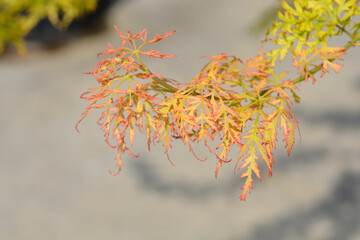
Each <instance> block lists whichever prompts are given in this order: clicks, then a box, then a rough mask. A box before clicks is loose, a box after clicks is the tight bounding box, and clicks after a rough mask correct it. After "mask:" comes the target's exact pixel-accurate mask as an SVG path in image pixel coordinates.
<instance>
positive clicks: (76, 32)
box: [25, 0, 127, 49]
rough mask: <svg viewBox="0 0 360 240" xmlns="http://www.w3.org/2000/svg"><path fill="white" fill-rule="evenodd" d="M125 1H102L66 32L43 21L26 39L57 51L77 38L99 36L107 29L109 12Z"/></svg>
mask: <svg viewBox="0 0 360 240" xmlns="http://www.w3.org/2000/svg"><path fill="white" fill-rule="evenodd" d="M125 1H127V0H100V1H99V2H98V7H97V8H96V10H95V11H93V12H90V13H87V14H86V15H84V16H82V17H80V18H76V19H74V20H73V21H72V22H71V24H70V25H69V26H68V27H67V28H66V30H64V31H61V30H60V29H58V28H56V27H54V26H53V25H52V24H51V23H50V21H49V20H48V19H43V20H41V21H40V22H39V23H38V24H37V26H36V27H35V28H33V29H32V30H31V31H30V33H29V34H28V35H27V36H26V38H25V39H26V40H27V41H28V42H39V43H41V45H42V46H43V47H45V48H47V49H57V48H59V47H62V46H64V45H65V44H66V43H68V42H69V41H71V39H73V38H75V37H78V36H84V35H92V34H99V33H101V32H103V31H105V30H106V29H107V23H106V14H107V12H108V10H109V9H110V8H111V7H112V6H113V5H114V4H115V3H119V2H125Z"/></svg>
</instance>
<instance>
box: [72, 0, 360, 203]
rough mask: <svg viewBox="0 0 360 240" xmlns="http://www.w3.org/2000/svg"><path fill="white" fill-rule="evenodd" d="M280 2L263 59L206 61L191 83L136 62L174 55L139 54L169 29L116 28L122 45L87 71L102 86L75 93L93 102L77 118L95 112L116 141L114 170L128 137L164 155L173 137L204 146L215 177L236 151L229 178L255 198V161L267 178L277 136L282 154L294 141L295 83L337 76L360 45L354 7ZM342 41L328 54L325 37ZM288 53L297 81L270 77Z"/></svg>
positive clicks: (315, 0) (127, 149) (341, 0)
mask: <svg viewBox="0 0 360 240" xmlns="http://www.w3.org/2000/svg"><path fill="white" fill-rule="evenodd" d="M280 2H281V4H282V7H283V9H282V11H279V13H278V18H277V19H275V20H274V21H273V24H272V27H271V28H270V29H269V30H268V32H267V35H266V39H265V40H264V42H265V43H269V42H272V43H274V44H275V48H274V49H273V50H271V51H269V52H263V50H262V48H261V49H260V51H259V53H258V54H257V55H256V56H255V57H253V58H250V59H248V60H246V61H243V60H241V59H240V58H238V57H236V56H232V55H227V54H221V55H218V56H209V57H208V58H209V62H208V63H207V64H206V65H205V66H204V67H203V68H202V70H201V71H200V73H199V74H197V75H196V76H195V77H194V78H193V79H192V80H191V81H190V82H189V83H188V84H183V83H179V82H177V81H175V80H170V79H169V78H166V77H163V76H162V75H161V73H152V72H151V71H150V69H149V68H148V67H146V66H145V64H144V63H143V62H142V57H143V56H148V57H152V58H161V59H165V58H169V57H174V56H175V55H166V54H162V53H160V52H159V51H155V50H152V51H144V50H143V47H144V46H145V45H149V44H154V43H156V42H158V41H160V40H162V39H164V38H166V37H168V36H170V35H172V34H173V33H174V32H175V31H173V32H169V33H166V34H164V35H158V34H156V36H155V37H154V38H153V39H152V40H147V31H146V29H144V30H142V31H140V32H139V33H137V34H133V33H131V32H129V31H127V32H126V33H124V34H123V33H122V32H121V31H119V30H118V29H117V28H116V27H115V28H116V30H117V31H118V34H119V36H120V38H121V46H120V47H118V48H114V47H113V46H111V45H110V44H109V46H108V47H107V50H106V51H105V52H103V53H100V54H101V55H104V56H106V59H105V60H103V61H101V62H99V63H98V64H97V65H96V66H95V68H94V70H93V71H92V72H90V74H92V75H93V76H94V77H95V78H96V80H97V81H98V84H99V87H97V88H93V89H90V90H88V91H87V92H85V93H84V94H83V95H82V98H83V99H85V100H86V101H89V102H91V103H90V105H89V106H88V107H87V108H86V110H85V112H84V113H83V116H82V118H81V120H82V119H84V118H85V117H86V116H87V115H88V114H89V113H90V112H91V111H92V110H93V109H97V108H101V109H103V112H102V114H101V117H100V119H99V124H100V126H101V128H102V129H103V130H104V132H105V138H106V142H108V143H109V137H110V136H111V137H112V138H113V139H115V141H116V146H112V145H111V144H110V143H109V145H111V146H112V147H114V148H117V151H118V154H117V156H116V159H117V167H118V170H119V171H120V169H121V167H122V158H123V157H122V155H123V153H128V154H130V155H131V156H136V155H135V154H133V153H132V152H131V146H132V144H133V140H134V137H135V129H139V130H140V131H141V132H144V133H145V135H146V138H147V141H148V147H149V150H150V146H151V144H152V143H161V144H162V145H163V146H164V152H165V154H166V155H167V156H168V157H169V154H168V153H169V149H170V148H171V147H172V145H171V143H172V141H174V140H175V139H181V140H182V141H183V143H184V144H186V145H188V146H189V150H190V151H191V152H193V153H194V151H193V147H192V146H193V144H194V143H199V142H203V143H204V145H205V146H207V147H208V149H209V152H210V153H212V154H213V155H214V156H215V157H216V159H217V163H216V168H215V177H217V175H218V172H219V170H220V168H221V167H222V165H223V164H224V163H229V162H232V159H229V158H228V154H229V151H230V149H232V148H236V149H238V154H237V157H236V159H235V160H234V162H235V164H234V165H235V166H234V172H236V171H241V174H240V176H239V178H243V179H244V180H245V182H244V184H243V186H242V193H241V195H240V197H239V198H240V199H241V200H245V199H246V196H247V194H248V193H250V191H251V190H252V188H253V181H254V177H255V176H256V177H257V178H259V179H260V180H261V173H260V169H259V165H258V163H259V161H261V160H262V161H264V162H265V163H266V166H267V169H268V174H269V176H271V175H272V166H273V164H274V157H273V156H274V154H273V151H274V149H275V148H276V145H277V140H278V132H279V131H281V132H282V139H283V142H285V148H287V152H288V154H289V155H290V152H291V150H292V148H293V145H294V142H295V132H296V128H297V127H298V122H297V120H296V118H295V115H294V113H293V111H292V109H291V106H292V104H293V102H294V101H295V102H299V101H300V98H299V97H298V95H297V94H296V91H297V90H298V84H299V83H300V82H302V81H307V80H308V78H311V79H312V80H313V82H315V81H316V79H317V76H315V75H316V72H318V71H321V77H322V76H324V74H326V73H328V72H329V68H331V69H333V70H334V71H335V72H338V71H339V69H340V67H341V66H342V65H341V64H339V63H338V61H339V60H342V59H341V57H342V56H343V55H344V54H345V51H346V50H347V49H349V48H350V47H351V46H357V45H358V41H359V37H360V36H359V28H360V25H359V23H356V22H355V23H353V21H351V19H352V18H353V17H354V16H356V15H359V9H360V7H359V3H358V2H357V1H354V0H348V1H345V0H337V1H328V0H312V1H311V0H305V1H304V0H301V1H300V0H295V1H294V2H293V5H292V6H290V5H289V4H288V3H287V2H286V1H280ZM344 33H345V34H346V35H348V36H349V38H350V40H349V43H347V44H345V45H344V46H335V47H330V46H328V44H327V43H328V40H329V39H331V38H332V37H334V36H337V35H342V34H344ZM287 54H290V55H291V56H292V59H293V62H292V66H293V67H295V68H296V69H297V72H298V76H297V77H296V78H295V79H291V78H289V77H287V72H282V73H276V71H275V67H276V63H277V62H278V61H279V60H282V59H283V58H284V57H285V56H286V55H287ZM290 67H291V66H290ZM81 120H80V121H81ZM80 121H79V122H80ZM215 140H219V142H220V144H218V145H217V146H213V144H214V142H215ZM194 155H195V153H194ZM195 157H196V155H195ZM196 158H198V157H196ZM198 159H199V158H198ZM199 160H201V159H199ZM205 160H206V159H205Z"/></svg>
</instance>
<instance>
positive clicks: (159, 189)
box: [133, 148, 328, 200]
mask: <svg viewBox="0 0 360 240" xmlns="http://www.w3.org/2000/svg"><path fill="white" fill-rule="evenodd" d="M327 155H328V151H327V150H326V149H324V148H314V149H306V150H304V151H297V152H294V153H293V154H292V155H291V156H290V157H288V156H287V155H285V156H281V159H279V158H278V159H277V160H275V162H276V164H275V165H274V166H273V170H274V171H279V170H281V171H286V169H287V168H290V167H293V166H294V165H296V166H300V165H306V164H314V162H315V161H322V160H323V159H326V156H327ZM285 158H286V159H285ZM290 158H291V159H290ZM280 160H281V161H280ZM279 162H281V163H279ZM260 164H263V163H262V162H260ZM133 165H134V167H133V171H134V173H135V175H136V176H135V179H136V182H137V184H138V185H139V187H140V188H142V189H144V190H145V189H146V190H147V191H151V192H155V193H156V194H160V195H165V196H176V198H185V199H194V200H195V199H203V198H208V197H210V196H215V195H223V196H229V198H230V197H231V198H233V197H234V194H235V195H237V194H238V195H239V194H241V186H242V184H243V182H242V180H241V179H238V178H237V176H239V174H238V173H237V174H236V176H234V177H233V180H231V181H229V182H224V181H220V180H216V181H219V184H216V183H213V184H209V183H198V182H197V183H196V182H192V181H186V179H185V180H184V179H181V180H175V179H165V178H164V177H162V175H161V174H159V173H158V171H157V168H155V167H153V166H152V165H150V164H148V163H147V161H145V160H143V161H141V159H139V160H138V161H136V162H134V163H133ZM260 167H261V168H262V170H261V171H262V175H263V181H267V180H268V179H269V178H268V176H267V168H266V166H265V165H264V166H260ZM256 181H258V180H256ZM255 184H256V182H255Z"/></svg>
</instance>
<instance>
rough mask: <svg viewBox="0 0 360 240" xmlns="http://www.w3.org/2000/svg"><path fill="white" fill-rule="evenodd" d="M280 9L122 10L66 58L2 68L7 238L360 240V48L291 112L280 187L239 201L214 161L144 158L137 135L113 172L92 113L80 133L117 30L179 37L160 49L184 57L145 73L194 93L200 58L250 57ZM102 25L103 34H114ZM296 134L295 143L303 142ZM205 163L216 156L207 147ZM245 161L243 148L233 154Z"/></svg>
mask: <svg viewBox="0 0 360 240" xmlns="http://www.w3.org/2000/svg"><path fill="white" fill-rule="evenodd" d="M275 4H276V1H275V0H271V1H263V0H254V1H240V0H222V1H220V0H196V1H194V0H127V1H120V2H117V3H115V4H114V5H113V6H112V7H111V9H110V10H109V11H108V14H107V15H106V19H105V20H106V21H104V24H105V25H103V28H104V31H97V33H96V34H87V35H79V36H78V37H77V38H75V37H74V38H72V39H71V41H69V42H67V43H66V44H64V45H63V46H61V47H55V48H49V47H48V48H44V47H42V46H41V45H40V44H38V43H36V42H30V43H29V44H28V51H29V52H28V55H27V56H26V57H25V58H21V57H19V56H17V55H16V54H15V53H13V52H10V53H9V52H8V53H6V54H4V55H3V56H1V57H0V81H1V88H0V99H1V101H0V110H1V112H0V122H1V124H0V161H1V167H0V239H4V240H5V239H6V240H13V239H14V240H20V239H31V240H33V239H34V240H43V239H44V240H45V239H46V240H48V239H52V240H57V239H77V240H79V239H86V240H92V239H94V240H95V239H96V240H98V239H124V240H140V239H148V240H152V239H157V240H158V239H172V240H183V239H187V240H195V239H207V240H212V239H214V240H215V239H226V240H235V239H248V240H250V239H286V240H290V239H291V240H295V239H314V240H317V239H334V240H336V239H354V240H355V239H360V230H359V229H360V228H359V226H360V217H359V215H360V189H359V186H360V175H359V174H360V164H359V159H360V141H359V136H360V68H359V59H360V50H359V49H351V50H350V51H349V52H348V54H347V55H346V56H345V57H344V64H345V66H344V67H343V68H342V69H341V72H340V73H338V74H335V73H333V72H332V73H331V74H329V75H327V77H325V78H323V79H320V80H319V81H318V82H317V83H316V84H315V86H313V85H312V84H311V83H303V84H301V91H300V96H301V98H302V100H301V103H300V104H297V105H296V106H294V111H295V114H296V117H297V119H298V121H299V122H300V130H301V135H302V141H301V143H299V141H297V142H296V144H295V147H294V149H293V152H292V155H291V156H290V157H288V156H287V154H286V151H285V150H284V149H283V146H284V145H283V143H282V142H281V140H280V141H279V144H278V149H277V151H276V159H275V160H276V164H275V165H274V169H273V177H272V178H271V179H269V178H268V177H267V171H266V166H264V165H261V168H262V173H263V181H262V182H259V181H255V184H254V191H253V192H252V193H251V194H250V195H248V197H247V201H246V202H240V201H239V200H238V196H239V195H240V193H241V190H240V188H241V186H242V183H243V182H242V180H238V179H237V176H238V173H237V175H233V168H234V165H233V164H232V163H231V164H227V165H226V164H225V165H224V166H223V168H222V169H221V171H220V174H219V178H218V179H217V180H215V178H214V170H215V166H216V162H217V161H216V159H215V158H214V157H212V156H209V159H208V161H206V162H199V161H197V160H196V159H195V158H194V157H193V155H192V154H191V153H189V152H188V147H186V146H183V145H182V143H181V142H180V141H179V142H178V143H175V144H174V148H173V150H172V151H171V152H170V155H171V158H172V161H173V162H174V163H175V165H176V166H175V167H173V166H172V165H171V164H170V163H169V162H168V160H167V158H166V156H165V155H164V154H163V149H162V147H161V146H154V147H153V149H152V151H151V152H150V153H149V152H147V151H146V141H145V140H144V138H143V136H141V135H140V136H138V137H137V138H136V142H135V146H134V149H135V152H137V153H140V154H141V155H140V157H139V158H137V159H132V158H130V157H126V158H125V159H124V167H123V170H122V172H121V173H120V174H119V175H118V176H116V177H112V176H110V175H109V173H108V170H109V169H111V170H113V171H114V170H115V168H114V166H115V161H114V156H115V154H116V153H115V151H113V150H112V149H109V148H108V146H107V145H106V143H105V142H104V139H103V133H102V132H101V131H100V130H99V127H98V125H97V124H96V119H97V118H98V117H99V114H100V112H93V113H92V114H91V115H90V116H89V117H88V118H87V119H86V120H85V121H84V122H83V123H82V124H81V125H80V131H81V133H80V134H79V133H77V132H76V131H75V124H76V122H77V121H78V120H79V119H80V114H81V113H82V112H83V109H84V107H85V106H87V103H86V102H84V101H81V100H80V99H79V96H80V94H81V93H82V92H84V91H85V90H86V89H88V88H91V87H95V86H96V81H95V80H94V79H93V78H91V76H89V75H84V74H82V73H83V72H87V71H91V70H92V68H93V66H94V65H95V64H96V63H97V62H98V61H99V60H100V58H97V57H96V54H97V53H98V52H100V51H103V50H104V49H105V45H106V44H107V42H109V43H111V44H113V45H114V46H117V45H119V44H120V39H119V36H118V35H117V33H116V31H115V30H114V29H113V27H112V26H113V25H114V24H116V25H117V26H118V27H119V29H122V30H124V29H128V30H131V31H132V32H137V31H139V30H141V29H143V28H145V27H146V28H148V30H149V35H150V36H153V35H154V34H155V32H160V33H164V32H168V31H171V30H174V29H175V30H177V33H176V34H175V35H173V36H171V37H169V38H168V39H166V40H164V41H161V42H160V43H158V44H157V45H156V47H157V49H158V50H161V51H163V52H164V53H168V54H176V55H178V57H177V58H174V59H167V60H154V61H151V62H150V61H149V66H150V68H151V69H152V70H153V71H154V72H157V71H161V72H162V73H163V74H164V75H165V76H167V77H170V78H173V79H177V80H179V81H182V82H188V81H190V80H191V79H192V77H194V76H195V75H196V74H197V73H198V71H200V69H201V67H202V66H203V65H204V64H205V63H206V60H204V59H201V58H200V57H201V56H209V55H216V54H220V53H228V54H234V55H237V56H238V57H240V58H242V59H244V60H246V59H247V58H249V57H252V56H253V55H255V54H256V53H257V51H258V49H259V46H260V45H259V42H260V41H261V40H262V39H263V37H264V34H262V33H261V34H258V35H257V34H255V33H254V31H252V29H251V28H252V26H253V25H254V24H255V23H256V22H257V21H258V20H259V19H260V18H261V17H262V16H264V15H266V14H267V13H268V12H269V9H271V8H272V7H273V6H274V5H275ZM105 27H106V28H105ZM298 139H299V136H297V140H298ZM197 152H198V153H199V155H200V156H201V157H202V156H207V155H208V153H207V152H206V149H205V148H203V147H201V146H198V147H197ZM236 152H237V150H236V149H234V156H235V154H236Z"/></svg>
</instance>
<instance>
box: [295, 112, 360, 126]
mask: <svg viewBox="0 0 360 240" xmlns="http://www.w3.org/2000/svg"><path fill="white" fill-rule="evenodd" d="M295 114H296V116H299V118H301V119H302V121H307V122H309V123H313V124H318V125H319V124H321V125H329V126H331V127H332V128H334V130H335V131H343V130H351V129H355V128H360V112H345V111H344V112H342V111H333V112H330V111H327V112H316V113H314V112H310V111H303V110H300V109H299V110H297V111H296V113H295ZM298 120H299V119H298ZM300 122H301V121H300Z"/></svg>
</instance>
